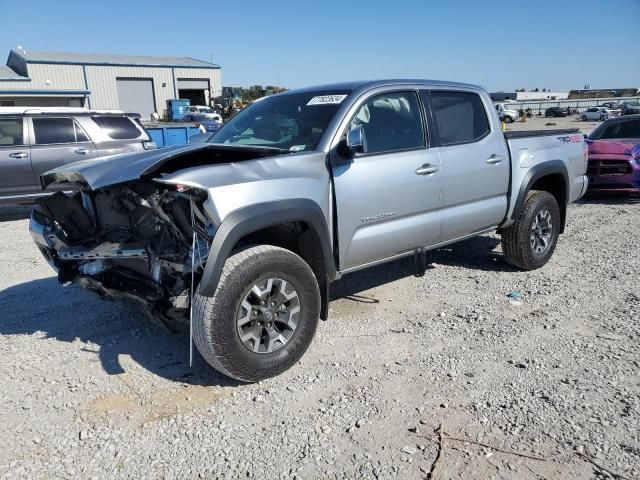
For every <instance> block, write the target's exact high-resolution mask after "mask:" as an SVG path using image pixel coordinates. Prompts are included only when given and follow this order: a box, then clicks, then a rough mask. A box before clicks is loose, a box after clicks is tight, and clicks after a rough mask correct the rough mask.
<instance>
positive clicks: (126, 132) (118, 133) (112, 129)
mask: <svg viewBox="0 0 640 480" xmlns="http://www.w3.org/2000/svg"><path fill="white" fill-rule="evenodd" d="M91 119H92V120H93V121H94V122H96V123H97V124H98V126H99V127H100V128H102V129H103V130H104V131H105V132H106V134H107V135H108V136H109V138H113V139H114V140H128V139H132V138H138V137H139V136H140V130H138V127H136V125H135V124H134V123H133V122H132V121H131V119H129V118H128V117H114V116H93V117H91Z"/></svg>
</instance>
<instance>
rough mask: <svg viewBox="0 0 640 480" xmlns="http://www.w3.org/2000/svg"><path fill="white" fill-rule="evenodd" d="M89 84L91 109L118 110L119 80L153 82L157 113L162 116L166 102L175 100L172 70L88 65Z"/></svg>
mask: <svg viewBox="0 0 640 480" xmlns="http://www.w3.org/2000/svg"><path fill="white" fill-rule="evenodd" d="M86 69H87V83H88V84H89V91H90V92H91V96H90V99H91V108H94V109H118V108H120V105H119V103H118V91H117V87H116V79H117V78H146V79H150V80H152V81H153V93H154V97H155V102H156V111H157V112H158V113H160V114H162V112H163V110H165V109H166V105H167V103H166V101H167V100H168V99H170V98H173V77H172V76H171V69H170V68H154V67H111V66H108V67H103V66H92V65H87V66H86Z"/></svg>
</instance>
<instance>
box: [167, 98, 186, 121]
mask: <svg viewBox="0 0 640 480" xmlns="http://www.w3.org/2000/svg"><path fill="white" fill-rule="evenodd" d="M190 105H191V100H188V99H186V100H185V99H181V98H172V99H170V100H167V115H168V116H169V121H171V122H178V121H180V120H181V119H182V117H184V116H185V115H186V113H187V110H188V108H189V106H190Z"/></svg>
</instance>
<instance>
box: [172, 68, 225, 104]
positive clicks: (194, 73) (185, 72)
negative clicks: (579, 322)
mask: <svg viewBox="0 0 640 480" xmlns="http://www.w3.org/2000/svg"><path fill="white" fill-rule="evenodd" d="M175 72H176V80H177V79H178V78H190V79H205V78H206V79H208V80H209V90H210V91H209V95H210V98H213V97H219V96H220V95H222V79H221V76H220V69H219V68H215V69H214V68H176V69H175Z"/></svg>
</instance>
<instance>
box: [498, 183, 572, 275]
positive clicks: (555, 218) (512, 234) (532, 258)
mask: <svg viewBox="0 0 640 480" xmlns="http://www.w3.org/2000/svg"><path fill="white" fill-rule="evenodd" d="M543 210H547V211H548V212H549V213H550V214H551V224H552V227H553V230H552V237H551V241H550V243H549V247H548V248H547V250H546V251H545V252H544V253H542V254H537V253H536V252H535V251H534V250H533V247H532V246H531V227H532V225H533V223H534V221H535V218H536V215H537V214H538V213H539V212H541V211H543ZM559 232H560V209H559V208H558V203H557V202H556V199H555V197H554V196H553V195H551V194H550V193H549V192H544V191H539V190H531V191H530V192H529V193H528V194H527V198H526V200H525V202H524V205H523V207H522V211H521V212H520V215H519V216H518V218H517V219H516V221H515V222H514V223H513V224H512V225H511V226H509V227H507V228H505V229H504V230H502V232H501V237H502V253H503V254H504V258H505V260H506V262H507V263H508V264H510V265H512V266H514V267H516V268H520V269H522V270H535V269H536V268H540V267H542V266H543V265H544V264H546V263H547V262H548V261H549V259H550V258H551V255H553V251H554V250H555V248H556V244H557V242H558V235H559Z"/></svg>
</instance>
